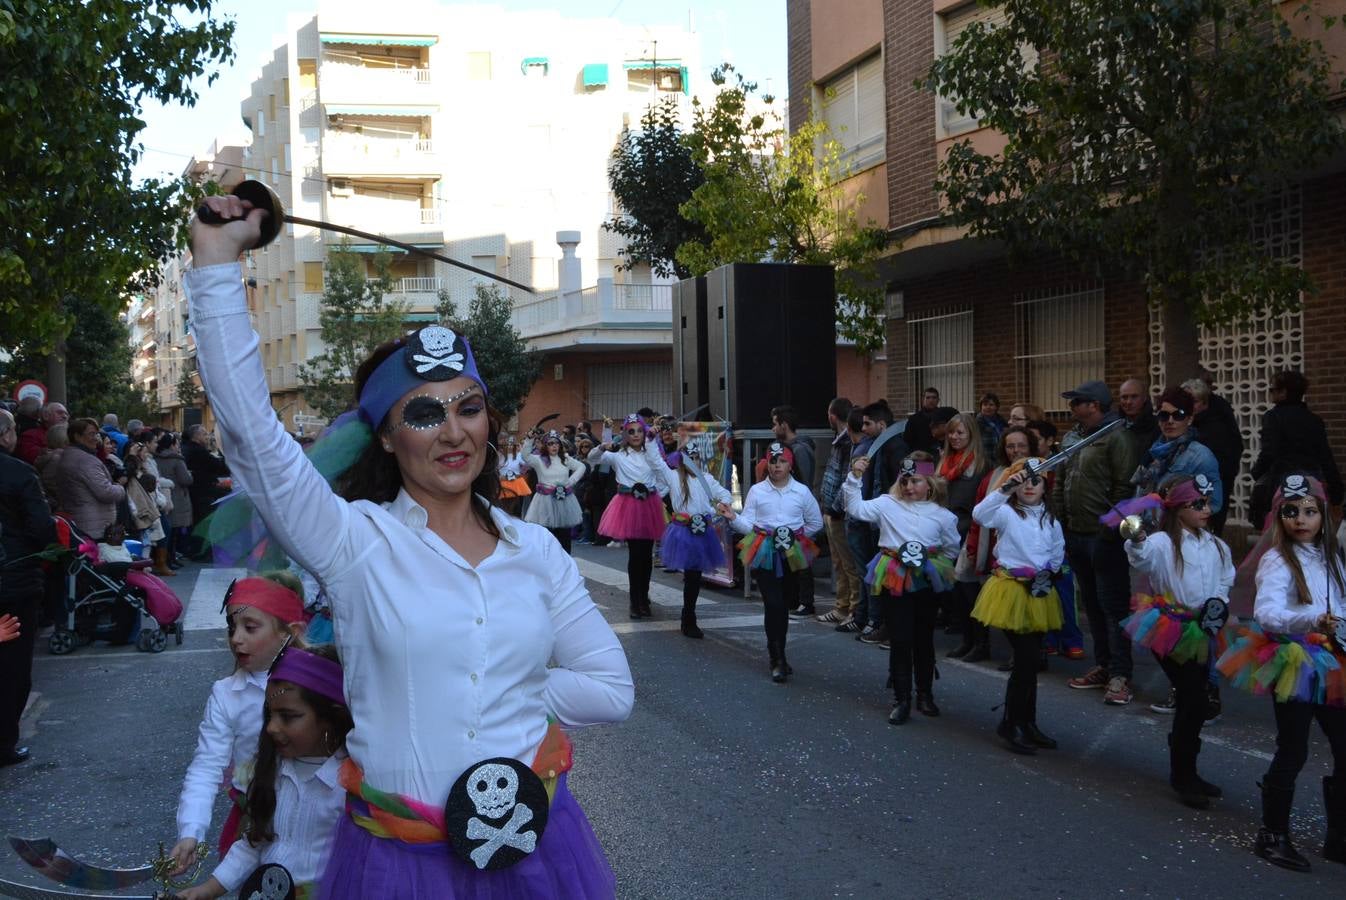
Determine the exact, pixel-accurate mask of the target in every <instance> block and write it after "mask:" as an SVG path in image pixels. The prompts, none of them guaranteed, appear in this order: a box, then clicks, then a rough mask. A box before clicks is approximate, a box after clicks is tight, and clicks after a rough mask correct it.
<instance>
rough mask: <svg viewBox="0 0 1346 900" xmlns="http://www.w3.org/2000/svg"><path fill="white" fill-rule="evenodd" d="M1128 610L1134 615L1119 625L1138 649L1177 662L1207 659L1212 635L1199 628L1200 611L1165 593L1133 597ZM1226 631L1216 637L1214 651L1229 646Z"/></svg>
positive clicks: (1203, 660)
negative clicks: (1142, 648) (1143, 649)
mask: <svg viewBox="0 0 1346 900" xmlns="http://www.w3.org/2000/svg"><path fill="white" fill-rule="evenodd" d="M1131 608H1132V609H1133V610H1134V612H1132V613H1131V615H1129V616H1127V617H1126V618H1125V619H1123V620H1122V621H1121V626H1122V630H1123V631H1125V632H1126V633H1127V634H1128V635H1130V636H1131V640H1132V641H1134V642H1135V643H1136V644H1138V645H1139V646H1141V647H1144V648H1146V649H1148V650H1151V651H1153V652H1154V654H1155V655H1156V656H1158V657H1161V658H1164V659H1171V660H1173V661H1174V662H1179V663H1185V662H1192V661H1195V662H1199V663H1204V662H1206V661H1207V660H1209V659H1210V644H1211V635H1209V634H1207V633H1206V632H1205V631H1203V630H1202V628H1201V624H1200V617H1201V613H1200V611H1199V610H1193V609H1188V608H1187V607H1186V606H1183V605H1182V604H1181V603H1179V602H1178V601H1177V600H1175V599H1174V598H1173V597H1170V596H1169V595H1167V594H1161V595H1159V596H1152V595H1150V594H1136V595H1134V596H1133V597H1132V598H1131ZM1228 631H1229V629H1228V628H1224V629H1222V630H1221V631H1220V633H1219V634H1218V635H1216V636H1215V641H1216V651H1217V652H1223V651H1224V650H1225V648H1226V647H1227V646H1228V637H1227V632H1228Z"/></svg>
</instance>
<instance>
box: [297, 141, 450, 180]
mask: <svg viewBox="0 0 1346 900" xmlns="http://www.w3.org/2000/svg"><path fill="white" fill-rule="evenodd" d="M434 164H435V144H434V141H433V140H431V139H430V138H408V139H406V140H386V141H380V140H368V139H366V138H356V137H351V136H344V135H334V134H329V135H328V136H327V137H326V138H324V139H323V147H322V167H323V169H324V171H326V172H329V173H333V172H334V173H343V172H347V173H365V172H368V173H397V172H417V171H422V170H424V169H426V168H427V167H430V166H433V165H434Z"/></svg>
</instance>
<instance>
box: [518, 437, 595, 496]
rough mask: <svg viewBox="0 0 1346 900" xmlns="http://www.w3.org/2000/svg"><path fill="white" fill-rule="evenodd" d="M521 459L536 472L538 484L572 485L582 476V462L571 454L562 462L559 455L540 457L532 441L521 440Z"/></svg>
mask: <svg viewBox="0 0 1346 900" xmlns="http://www.w3.org/2000/svg"><path fill="white" fill-rule="evenodd" d="M523 460H524V462H526V463H527V464H528V465H530V466H532V467H533V471H534V472H536V473H537V483H538V484H558V485H559V484H564V485H565V486H566V487H572V488H573V487H574V486H575V485H576V484H578V483H579V480H580V479H581V478H583V477H584V463H582V462H580V461H579V460H578V459H576V458H575V457H573V456H566V458H565V461H564V462H562V461H561V458H560V457H559V456H549V457H547V458H546V459H543V458H542V454H541V453H539V452H538V451H536V450H535V449H533V442H532V441H531V440H527V441H524V442H523Z"/></svg>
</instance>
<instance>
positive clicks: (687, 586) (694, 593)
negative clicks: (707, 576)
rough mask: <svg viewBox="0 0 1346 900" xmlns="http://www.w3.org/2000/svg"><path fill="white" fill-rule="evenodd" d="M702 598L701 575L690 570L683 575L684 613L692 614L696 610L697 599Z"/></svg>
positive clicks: (694, 570)
mask: <svg viewBox="0 0 1346 900" xmlns="http://www.w3.org/2000/svg"><path fill="white" fill-rule="evenodd" d="M700 596H701V573H700V572H698V571H697V570H696V569H688V570H686V571H685V572H683V573H682V611H683V612H684V613H691V612H693V611H695V610H696V598H697V597H700Z"/></svg>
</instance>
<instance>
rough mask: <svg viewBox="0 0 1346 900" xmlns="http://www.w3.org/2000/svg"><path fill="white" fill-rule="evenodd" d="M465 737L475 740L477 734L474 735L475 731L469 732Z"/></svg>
mask: <svg viewBox="0 0 1346 900" xmlns="http://www.w3.org/2000/svg"><path fill="white" fill-rule="evenodd" d="M467 736H468V737H469V738H472V739H474V740H475V739H476V737H477V733H476V732H475V731H469V732H468V733H467Z"/></svg>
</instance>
